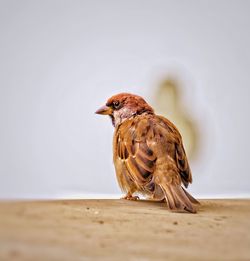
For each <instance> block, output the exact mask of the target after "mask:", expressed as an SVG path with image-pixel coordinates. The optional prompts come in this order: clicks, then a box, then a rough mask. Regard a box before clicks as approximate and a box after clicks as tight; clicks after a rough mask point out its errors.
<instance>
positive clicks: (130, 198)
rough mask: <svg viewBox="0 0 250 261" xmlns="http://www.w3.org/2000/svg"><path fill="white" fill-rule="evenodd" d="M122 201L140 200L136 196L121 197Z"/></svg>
mask: <svg viewBox="0 0 250 261" xmlns="http://www.w3.org/2000/svg"><path fill="white" fill-rule="evenodd" d="M122 199H127V200H139V199H140V198H139V197H138V196H132V195H126V196H124V197H122Z"/></svg>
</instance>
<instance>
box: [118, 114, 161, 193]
mask: <svg viewBox="0 0 250 261" xmlns="http://www.w3.org/2000/svg"><path fill="white" fill-rule="evenodd" d="M150 129H151V126H150V122H149V121H148V119H147V118H142V117H136V118H134V119H132V120H127V121H126V122H124V123H123V124H122V125H121V126H120V127H119V129H118V131H117V132H116V135H115V139H116V141H115V143H114V144H116V146H115V148H114V155H115V164H116V165H117V164H119V163H117V160H118V161H119V162H123V166H125V169H126V173H125V174H126V175H127V176H128V177H129V179H130V180H131V181H133V182H134V183H135V184H136V186H137V187H138V188H140V187H143V186H144V185H145V184H146V183H149V182H150V180H151V179H152V174H153V172H154V169H155V161H156V155H155V154H154V152H153V151H152V150H151V149H150V147H149V145H148V142H147V134H148V132H149V130H150Z"/></svg>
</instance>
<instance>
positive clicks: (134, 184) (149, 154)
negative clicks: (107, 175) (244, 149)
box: [96, 93, 199, 213]
mask: <svg viewBox="0 0 250 261" xmlns="http://www.w3.org/2000/svg"><path fill="white" fill-rule="evenodd" d="M96 114H101V115H108V116H109V117H110V118H111V121H112V124H113V126H114V128H115V131H114V137H113V161H114V165H115V172H116V177H117V180H118V183H119V186H120V188H121V190H122V191H123V192H125V193H126V195H125V196H124V198H125V199H128V200H137V199H139V197H138V196H136V195H138V194H139V195H143V196H145V197H147V198H148V199H150V200H154V201H163V202H166V203H167V205H168V208H169V209H170V210H173V211H182V212H183V211H184V212H185V211H187V212H191V213H196V208H195V206H194V204H198V203H199V202H198V201H197V200H196V199H195V198H193V197H192V196H191V195H190V194H189V193H188V192H187V191H186V190H185V189H184V187H185V188H187V187H188V184H189V183H192V173H191V170H190V167H189V164H188V159H187V156H186V153H185V150H184V146H183V142H182V137H181V134H180V133H179V131H178V130H177V128H176V127H175V125H174V124H173V123H172V122H170V121H169V120H168V119H166V118H164V117H163V116H159V115H156V114H155V113H154V110H153V108H152V107H151V106H150V105H149V104H148V103H147V102H146V101H145V100H144V99H143V98H142V97H140V96H138V95H134V94H130V93H120V94H117V95H114V96H112V97H111V98H109V99H108V101H107V102H106V105H104V106H103V107H101V108H100V109H98V110H97V111H96ZM183 186H184V187H183ZM135 194H136V195H135Z"/></svg>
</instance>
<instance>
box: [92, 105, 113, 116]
mask: <svg viewBox="0 0 250 261" xmlns="http://www.w3.org/2000/svg"><path fill="white" fill-rule="evenodd" d="M95 113H96V114H102V115H111V114H112V113H113V110H112V109H111V108H110V107H108V106H106V105H104V106H102V107H101V108H99V109H98V110H97V111H96V112H95Z"/></svg>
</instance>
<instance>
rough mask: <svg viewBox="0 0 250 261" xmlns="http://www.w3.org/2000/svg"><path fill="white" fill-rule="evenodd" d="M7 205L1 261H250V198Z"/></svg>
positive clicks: (1, 219)
mask: <svg viewBox="0 0 250 261" xmlns="http://www.w3.org/2000/svg"><path fill="white" fill-rule="evenodd" d="M201 203H202V205H201V206H200V207H199V211H198V214H183V213H171V212H169V211H168V210H167V208H166V205H165V204H164V203H153V202H145V201H140V202H132V201H126V200H63V201H30V202H2V203H0V260H136V261H137V260H138V261H140V260H250V200H201Z"/></svg>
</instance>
